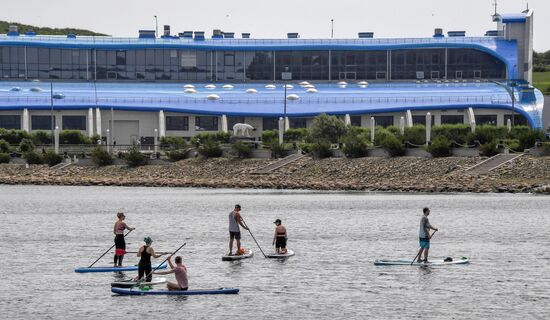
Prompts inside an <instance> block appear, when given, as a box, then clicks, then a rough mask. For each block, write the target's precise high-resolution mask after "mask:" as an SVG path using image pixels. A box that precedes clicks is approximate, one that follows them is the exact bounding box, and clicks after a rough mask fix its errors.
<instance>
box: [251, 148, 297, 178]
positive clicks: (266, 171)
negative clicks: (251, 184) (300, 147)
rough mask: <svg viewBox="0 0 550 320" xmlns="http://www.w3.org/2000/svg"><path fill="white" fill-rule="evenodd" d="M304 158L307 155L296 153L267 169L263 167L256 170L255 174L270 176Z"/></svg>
mask: <svg viewBox="0 0 550 320" xmlns="http://www.w3.org/2000/svg"><path fill="white" fill-rule="evenodd" d="M303 157H306V155H305V154H301V153H294V154H291V155H289V156H286V157H284V158H282V159H281V160H279V161H275V162H273V163H271V164H269V165H267V166H265V167H262V168H260V169H258V170H256V171H255V172H253V174H269V173H271V172H273V171H275V170H277V169H279V168H281V167H284V166H286V165H288V164H290V163H292V162H294V161H297V160H300V159H302V158H303Z"/></svg>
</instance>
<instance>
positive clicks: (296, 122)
mask: <svg viewBox="0 0 550 320" xmlns="http://www.w3.org/2000/svg"><path fill="white" fill-rule="evenodd" d="M288 125H289V126H290V128H296V129H300V128H306V127H307V121H306V118H289V119H288Z"/></svg>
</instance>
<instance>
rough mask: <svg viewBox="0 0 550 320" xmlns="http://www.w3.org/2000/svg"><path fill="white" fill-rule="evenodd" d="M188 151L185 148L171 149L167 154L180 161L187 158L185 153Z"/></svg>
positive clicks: (169, 157)
mask: <svg viewBox="0 0 550 320" xmlns="http://www.w3.org/2000/svg"><path fill="white" fill-rule="evenodd" d="M186 153H187V152H186V151H185V150H171V151H168V152H166V155H167V156H168V159H170V160H171V161H180V160H183V159H185V154H186Z"/></svg>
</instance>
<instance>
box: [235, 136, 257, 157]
mask: <svg viewBox="0 0 550 320" xmlns="http://www.w3.org/2000/svg"><path fill="white" fill-rule="evenodd" d="M232 148H233V151H234V152H235V153H236V154H237V157H239V158H241V159H245V158H250V156H252V147H251V146H250V145H249V144H246V143H244V142H242V141H240V140H238V141H236V142H235V143H233V145H232Z"/></svg>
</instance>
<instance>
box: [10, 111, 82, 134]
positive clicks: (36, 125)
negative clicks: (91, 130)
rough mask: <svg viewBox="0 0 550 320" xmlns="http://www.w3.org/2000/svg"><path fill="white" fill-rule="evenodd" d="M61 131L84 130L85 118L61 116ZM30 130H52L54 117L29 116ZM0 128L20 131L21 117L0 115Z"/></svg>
mask: <svg viewBox="0 0 550 320" xmlns="http://www.w3.org/2000/svg"><path fill="white" fill-rule="evenodd" d="M61 123H62V125H61V128H62V129H63V130H82V131H85V130H86V116H62V117H61ZM30 127H31V130H52V128H54V127H55V116H53V119H52V116H47V115H45V116H31V126H30ZM0 128H4V129H16V130H21V115H0Z"/></svg>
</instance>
